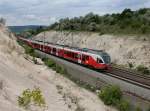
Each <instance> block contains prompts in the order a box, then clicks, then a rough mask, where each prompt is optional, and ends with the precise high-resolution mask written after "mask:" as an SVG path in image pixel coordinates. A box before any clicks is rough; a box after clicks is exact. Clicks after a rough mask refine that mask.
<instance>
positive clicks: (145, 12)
mask: <svg viewBox="0 0 150 111" xmlns="http://www.w3.org/2000/svg"><path fill="white" fill-rule="evenodd" d="M49 29H53V30H71V31H92V32H99V33H100V34H105V33H107V34H144V35H145V34H150V8H142V9H139V10H137V11H132V10H131V9H124V10H123V11H122V13H113V14H106V15H103V16H100V15H97V14H94V13H88V14H87V15H85V16H80V17H74V18H71V19H70V18H64V19H60V20H59V22H56V23H54V24H52V25H51V26H50V27H49Z"/></svg>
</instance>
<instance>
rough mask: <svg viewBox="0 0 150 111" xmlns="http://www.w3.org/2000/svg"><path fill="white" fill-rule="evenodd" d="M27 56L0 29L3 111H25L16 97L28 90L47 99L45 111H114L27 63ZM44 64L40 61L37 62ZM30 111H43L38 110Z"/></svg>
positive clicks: (0, 100) (43, 68) (0, 102)
mask: <svg viewBox="0 0 150 111" xmlns="http://www.w3.org/2000/svg"><path fill="white" fill-rule="evenodd" d="M25 57H27V55H25V54H24V50H23V49H22V48H21V47H20V46H18V44H17V43H16V40H15V38H14V37H13V35H12V34H10V33H9V32H8V30H7V28H5V27H4V26H1V27H0V111H23V109H22V108H20V107H18V104H17V97H18V95H20V94H21V93H22V91H23V90H25V89H27V88H30V89H32V88H34V87H39V88H40V89H41V90H42V92H43V95H44V97H45V99H46V103H47V106H48V107H47V110H46V111H77V110H76V109H77V108H81V109H85V110H84V111H115V110H114V109H113V108H110V107H107V106H105V105H104V104H103V103H102V102H101V101H100V100H99V99H98V97H97V96H96V95H95V94H93V93H91V92H89V91H87V90H85V89H82V88H80V87H78V86H77V85H75V84H74V83H72V82H71V81H70V80H68V79H66V78H64V77H62V76H60V75H59V74H57V73H56V72H54V71H52V70H50V69H48V68H47V67H46V66H44V65H43V64H42V65H35V64H34V63H32V62H31V61H29V60H26V59H25ZM38 61H39V62H40V63H42V62H41V61H40V60H38ZM29 109H30V111H42V109H40V108H38V107H31V108H29Z"/></svg>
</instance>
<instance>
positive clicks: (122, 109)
mask: <svg viewBox="0 0 150 111" xmlns="http://www.w3.org/2000/svg"><path fill="white" fill-rule="evenodd" d="M117 107H118V109H119V111H129V110H130V104H129V102H128V101H126V100H123V99H122V100H121V101H120V102H119V103H118V104H117Z"/></svg>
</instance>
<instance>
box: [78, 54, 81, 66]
mask: <svg viewBox="0 0 150 111" xmlns="http://www.w3.org/2000/svg"><path fill="white" fill-rule="evenodd" d="M78 63H79V64H81V54H80V53H78Z"/></svg>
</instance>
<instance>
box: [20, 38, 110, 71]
mask: <svg viewBox="0 0 150 111" xmlns="http://www.w3.org/2000/svg"><path fill="white" fill-rule="evenodd" d="M18 39H19V40H21V41H23V42H24V43H26V44H27V45H29V46H31V47H32V48H34V49H38V50H41V51H43V52H45V53H48V54H52V55H55V56H59V57H62V58H65V59H68V60H71V61H73V62H76V63H79V64H83V65H86V66H89V67H92V68H95V69H102V70H108V69H110V62H111V58H110V56H109V55H108V54H107V53H106V52H104V51H102V50H93V49H87V48H77V47H69V46H65V45H59V44H53V43H48V42H42V41H35V40H30V39H25V38H22V37H18Z"/></svg>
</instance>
